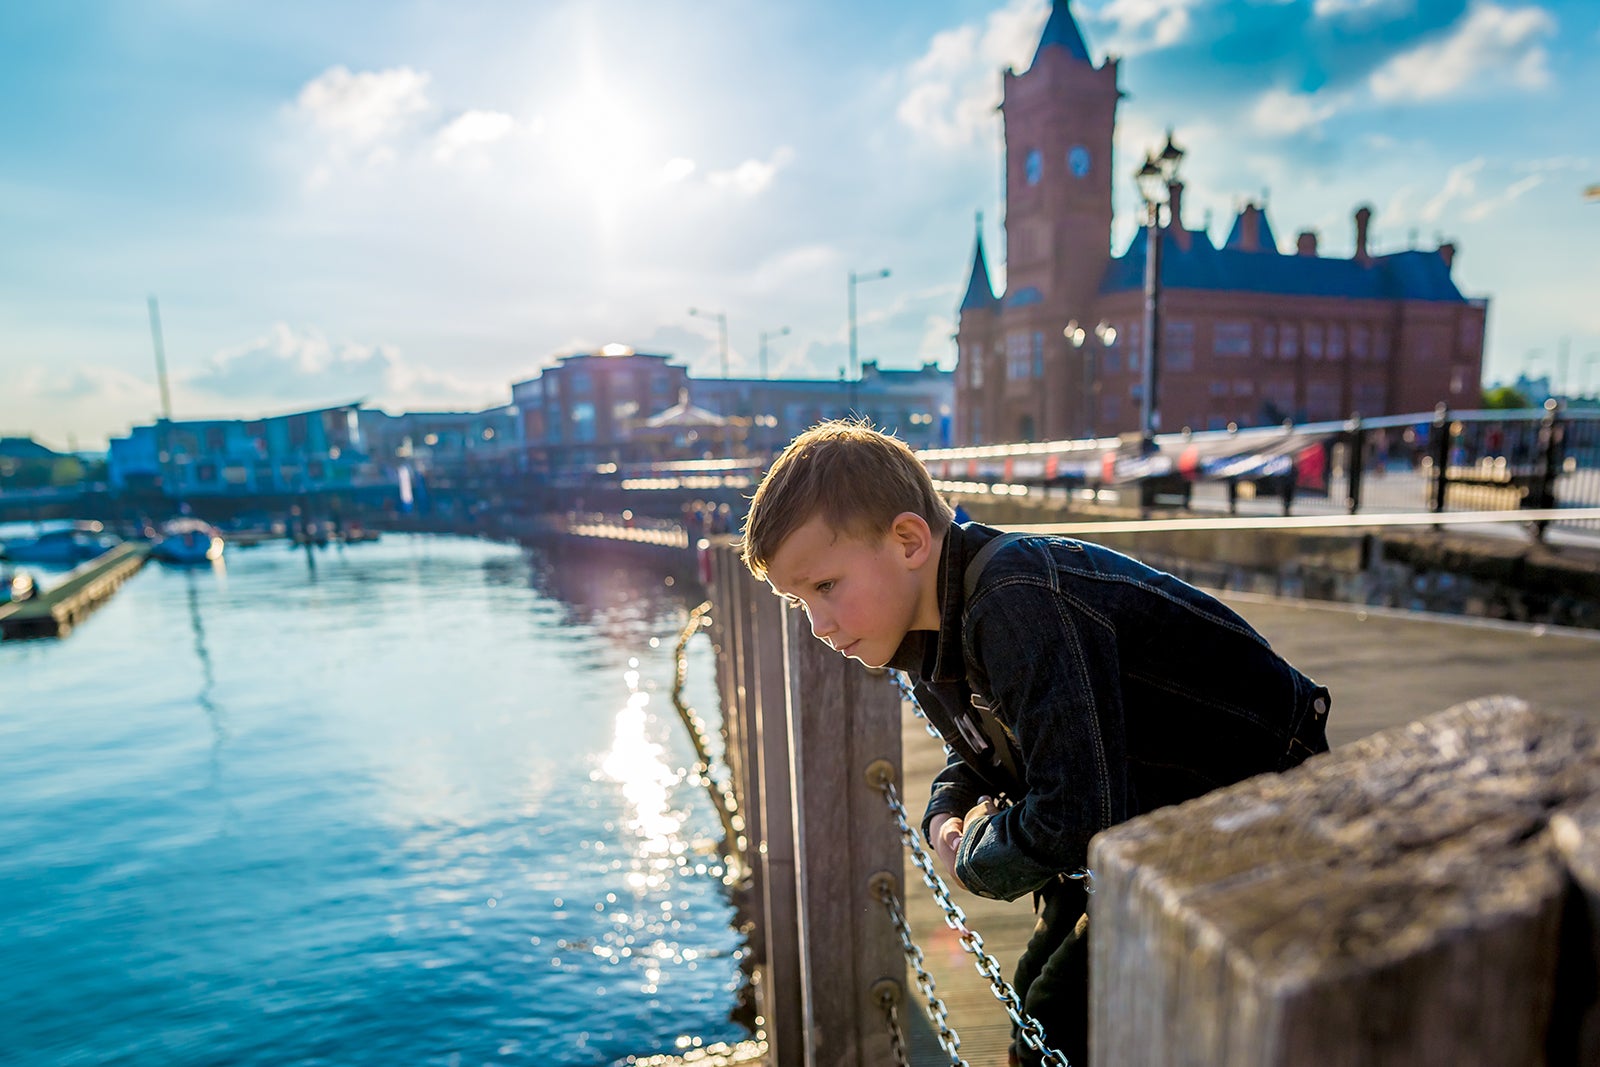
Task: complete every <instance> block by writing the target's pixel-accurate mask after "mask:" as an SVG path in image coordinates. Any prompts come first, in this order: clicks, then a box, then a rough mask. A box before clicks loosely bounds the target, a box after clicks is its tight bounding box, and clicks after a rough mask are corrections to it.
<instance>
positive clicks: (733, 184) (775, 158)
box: [706, 145, 794, 196]
mask: <svg viewBox="0 0 1600 1067" xmlns="http://www.w3.org/2000/svg"><path fill="white" fill-rule="evenodd" d="M793 161H794V149H792V148H790V147H789V146H787V145H783V146H781V147H779V148H778V150H777V151H775V152H773V153H772V157H771V158H770V159H765V160H762V159H747V160H745V161H744V162H743V163H740V164H739V165H738V166H737V167H734V168H733V169H732V170H714V171H712V172H711V173H709V174H707V175H706V180H707V181H708V182H710V183H711V185H712V187H713V188H716V189H731V190H733V191H734V192H736V193H741V194H743V195H744V196H755V195H757V194H759V193H762V192H764V191H765V190H766V189H767V188H768V187H770V186H771V185H772V181H773V179H774V178H776V177H777V176H778V171H780V170H782V169H783V168H784V167H786V166H788V165H789V164H790V163H792V162H793Z"/></svg>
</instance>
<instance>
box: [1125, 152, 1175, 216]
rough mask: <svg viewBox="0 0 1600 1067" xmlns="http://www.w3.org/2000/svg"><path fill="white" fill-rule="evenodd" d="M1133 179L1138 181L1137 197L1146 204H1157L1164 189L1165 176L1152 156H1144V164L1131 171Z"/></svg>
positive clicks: (1165, 183)
mask: <svg viewBox="0 0 1600 1067" xmlns="http://www.w3.org/2000/svg"><path fill="white" fill-rule="evenodd" d="M1133 177H1134V180H1135V181H1137V182H1138V183H1139V197H1140V199H1142V200H1143V201H1144V202H1145V204H1146V206H1148V205H1150V204H1159V203H1160V202H1161V196H1162V193H1164V192H1165V191H1166V185H1167V181H1166V177H1165V176H1164V175H1163V174H1162V173H1161V165H1160V164H1159V163H1157V162H1156V158H1155V157H1154V156H1148V155H1147V156H1145V157H1144V166H1142V167H1140V168H1139V169H1138V170H1136V171H1134V172H1133Z"/></svg>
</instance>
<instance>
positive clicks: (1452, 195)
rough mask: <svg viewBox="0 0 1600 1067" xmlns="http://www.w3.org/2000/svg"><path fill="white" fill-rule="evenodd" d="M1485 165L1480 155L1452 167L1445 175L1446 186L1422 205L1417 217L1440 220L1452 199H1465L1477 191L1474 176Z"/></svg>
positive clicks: (1431, 220)
mask: <svg viewBox="0 0 1600 1067" xmlns="http://www.w3.org/2000/svg"><path fill="white" fill-rule="evenodd" d="M1483 165H1484V158H1483V157H1482V156H1479V157H1478V158H1476V159H1473V160H1469V161H1468V162H1466V163H1462V164H1460V165H1459V166H1455V167H1451V168H1450V173H1449V174H1448V175H1446V176H1445V180H1444V188H1442V189H1440V190H1439V191H1438V192H1437V193H1435V194H1434V195H1433V197H1432V198H1431V199H1430V200H1429V201H1428V202H1427V203H1426V204H1423V205H1422V210H1421V211H1420V212H1418V215H1417V217H1418V218H1420V219H1421V220H1422V221H1423V222H1438V221H1439V218H1440V216H1442V215H1443V214H1444V209H1445V208H1446V207H1448V206H1449V205H1450V202H1451V201H1452V200H1465V199H1466V198H1468V197H1470V196H1472V195H1473V194H1474V193H1476V192H1477V191H1478V183H1477V180H1476V178H1475V177H1474V176H1475V175H1476V174H1478V172H1480V171H1481V170H1483Z"/></svg>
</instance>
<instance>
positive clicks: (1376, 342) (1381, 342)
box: [1372, 330, 1389, 362]
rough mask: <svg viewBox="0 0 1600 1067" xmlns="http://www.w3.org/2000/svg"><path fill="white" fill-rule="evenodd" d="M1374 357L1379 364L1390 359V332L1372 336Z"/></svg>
mask: <svg viewBox="0 0 1600 1067" xmlns="http://www.w3.org/2000/svg"><path fill="white" fill-rule="evenodd" d="M1372 355H1373V358H1375V359H1377V360H1378V361H1379V362H1382V361H1383V360H1386V359H1388V358H1389V331H1388V330H1379V331H1378V332H1377V333H1375V334H1373V335H1372Z"/></svg>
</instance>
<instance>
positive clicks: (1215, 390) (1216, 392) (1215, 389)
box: [1211, 381, 1228, 396]
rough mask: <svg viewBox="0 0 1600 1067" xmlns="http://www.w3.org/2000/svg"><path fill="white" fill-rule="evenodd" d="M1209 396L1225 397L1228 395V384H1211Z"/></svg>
mask: <svg viewBox="0 0 1600 1067" xmlns="http://www.w3.org/2000/svg"><path fill="white" fill-rule="evenodd" d="M1211 395H1212V396H1227V395H1228V383H1227V382H1216V381H1214V382H1212V383H1211Z"/></svg>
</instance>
